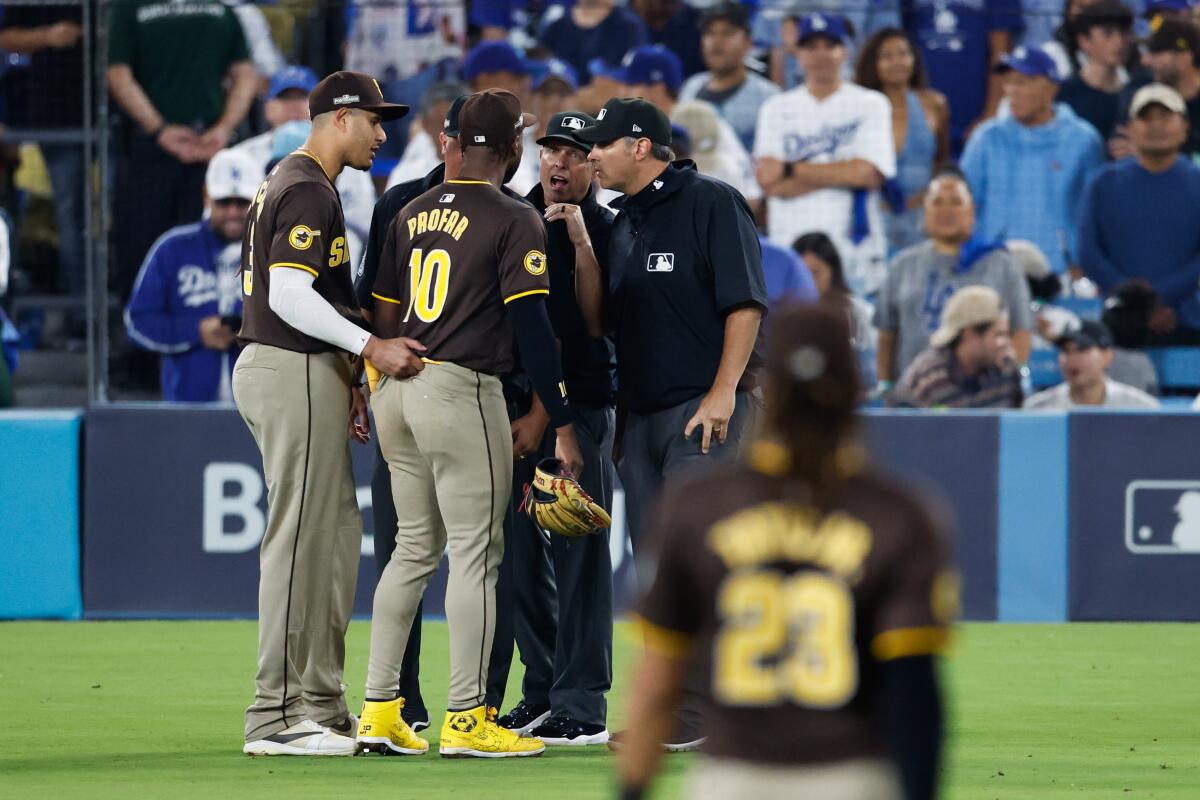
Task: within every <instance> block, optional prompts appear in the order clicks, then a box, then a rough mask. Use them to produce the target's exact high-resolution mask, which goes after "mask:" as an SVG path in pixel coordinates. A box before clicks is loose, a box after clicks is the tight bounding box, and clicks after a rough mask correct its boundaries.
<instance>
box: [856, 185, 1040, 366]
mask: <svg viewBox="0 0 1200 800" xmlns="http://www.w3.org/2000/svg"><path fill="white" fill-rule="evenodd" d="M925 228H926V230H927V231H928V233H929V239H928V240H927V241H925V242H922V243H921V244H917V245H914V246H912V247H909V248H908V249H906V250H902V251H901V252H900V253H899V254H898V255H897V256H896V257H895V258H894V259H892V263H891V266H890V267H889V268H888V273H887V279H886V280H884V282H883V288H881V289H880V290H879V296H878V298H877V299H876V302H875V327H877V328H878V329H879V348H878V350H877V352H876V374H877V376H878V378H879V380H880V381H895V380H896V379H897V377H898V376H900V375H903V374H904V372H905V370H907V369H908V366H909V364H911V363H913V361H914V360H915V359H916V358H917V356H918V355H920V353H921V351H923V350H924V349H925V348H926V346H928V344H929V337H930V335H931V334H932V333H933V332H934V331H935V330H937V328H938V325H939V324H940V321H941V319H942V311H943V308H944V307H945V305H946V303H947V301H948V300H949V299H950V298H951V297H952V296H953V295H954V294H955V293H956V292H957V291H958V290H959V289H961V288H963V287H964V286H987V287H990V288H991V289H993V290H995V291H996V293H997V294H998V295H999V297H1000V300H1001V302H1002V303H1003V304H1004V307H1005V308H1007V309H1009V314H1010V325H1011V330H1012V340H1013V349H1014V351H1015V355H1016V359H1017V363H1019V364H1024V363H1025V362H1027V361H1028V360H1029V351H1030V348H1031V346H1032V339H1031V336H1032V334H1031V330H1030V329H1031V328H1032V325H1033V319H1032V316H1033V314H1032V310H1031V308H1030V305H1029V286H1028V285H1027V284H1026V282H1025V276H1024V275H1023V274H1022V273H1021V270H1020V269H1019V268H1018V267H1017V265H1016V263H1015V262H1014V261H1013V258H1012V256H1011V255H1009V253H1008V251H1007V250H1006V249H1005V248H1004V243H1003V242H999V241H991V240H987V239H984V238H982V237H980V236H978V235H976V233H975V205H974V203H973V202H972V200H971V190H970V189H969V188H968V187H967V182H966V181H965V180H963V178H962V176H961V175H958V174H956V173H950V172H947V173H942V174H941V175H939V176H938V177H937V178H935V179H934V180H933V182H932V183H931V184H930V186H929V192H928V194H926V196H925Z"/></svg>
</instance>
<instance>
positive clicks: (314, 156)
mask: <svg viewBox="0 0 1200 800" xmlns="http://www.w3.org/2000/svg"><path fill="white" fill-rule="evenodd" d="M292 153H294V154H295V155H298V156H307V157H308V158H311V159H312V160H313V161H315V162H317V166H318V167H320V168H321V169H322V170H324V169H325V165H324V164H322V163H321V159H320V157H319V156H318V155H317V154H316V153H314V152H312V151H310V150H305V149H304V148H303V147H298V148H296V149H295V150H293V151H292Z"/></svg>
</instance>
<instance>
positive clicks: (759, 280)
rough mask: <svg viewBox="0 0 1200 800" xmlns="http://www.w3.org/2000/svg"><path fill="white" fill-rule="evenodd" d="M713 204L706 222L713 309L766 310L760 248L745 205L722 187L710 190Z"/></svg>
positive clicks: (765, 286)
mask: <svg viewBox="0 0 1200 800" xmlns="http://www.w3.org/2000/svg"><path fill="white" fill-rule="evenodd" d="M712 191H713V193H714V196H715V201H714V202H713V204H712V205H711V206H710V208H709V214H708V218H707V220H706V225H705V228H706V234H707V240H708V242H707V243H708V257H709V262H710V263H711V264H712V270H713V278H714V285H715V289H716V299H717V308H718V309H720V310H721V312H722V313H729V312H730V311H733V310H735V309H737V308H742V307H745V306H758V307H759V308H760V309H762V310H763V311H766V309H767V285H766V279H765V278H764V277H763V266H762V245H761V244H760V243H759V241H758V229H757V228H755V227H754V217H753V216H752V215H751V213H750V207H749V206H747V205H746V201H745V200H743V199H742V198H741V197H738V196H736V195H735V193H734V192H733V191H731V190H729V189H727V188H725V187H723V186H722V187H714V188H713V189H712Z"/></svg>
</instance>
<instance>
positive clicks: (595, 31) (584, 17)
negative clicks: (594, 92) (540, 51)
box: [538, 0, 649, 113]
mask: <svg viewBox="0 0 1200 800" xmlns="http://www.w3.org/2000/svg"><path fill="white" fill-rule="evenodd" d="M538 41H539V42H540V43H541V44H542V45H544V46H545V47H547V48H549V49H550V51H551V52H552V53H554V55H556V56H557V57H558V58H561V59H562V60H563V61H566V62H567V63H568V64H570V65H571V66H572V67H574V68H575V73H576V74H577V75H578V76H579V81H580V83H581V84H584V85H586V84H588V83H590V82H591V79H592V72H591V69H592V67H591V62H592V59H596V58H599V59H603V61H604V63H606V64H617V63H620V61H621V59H622V58H623V57H624V56H625V54H626V53H628V52H629V51H630V50H632V49H633V48H635V47H637V46H638V45H642V44H645V43H646V42H647V41H649V33H648V32H647V31H646V23H644V22H642V18H641V17H639V16H638V15H637V14H635V13H633V12H632V11H630V10H629V9H628V8H625V7H624V6H618V5H616V3H615V2H614V0H579V2H577V3H575V5H573V6H571V8H570V9H569V10H568V11H566V12H565V13H564V14H563V15H562V16H561V17H559V18H558V19H555V20H553V21H552V22H549V23H548V24H547V25H546V26H545V27H544V28H543V29H542V31H541V33H540V34H538ZM583 110H584V111H588V112H589V113H591V112H590V111H589V110H588V109H586V108H585V109H583Z"/></svg>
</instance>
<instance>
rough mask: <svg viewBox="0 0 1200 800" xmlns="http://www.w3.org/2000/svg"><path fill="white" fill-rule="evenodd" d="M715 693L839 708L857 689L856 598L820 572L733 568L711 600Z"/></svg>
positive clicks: (727, 698)
mask: <svg viewBox="0 0 1200 800" xmlns="http://www.w3.org/2000/svg"><path fill="white" fill-rule="evenodd" d="M717 607H718V611H719V614H720V618H721V630H720V633H719V634H718V636H717V639H716V648H715V653H714V663H713V667H714V672H713V691H714V693H715V694H716V697H717V699H718V700H719V701H720V702H723V703H725V704H728V705H732V706H773V705H779V704H780V703H783V702H793V703H796V704H797V705H801V706H806V707H809V708H821V709H830V708H839V707H841V706H843V705H845V704H846V703H847V702H849V700H850V699H851V698H852V697H853V696H854V693H855V692H856V691H857V690H858V657H857V651H856V650H855V646H854V600H853V598H852V597H851V595H850V591H849V589H848V588H847V587H846V585H845V583H843V582H842V581H841V580H839V579H837V578H835V577H832V576H830V575H827V574H825V573H821V572H801V573H798V574H795V575H790V576H789V575H785V574H784V573H781V572H778V571H776V570H750V571H739V572H735V573H733V574H732V575H730V576H729V577H728V578H726V579H725V581H724V583H723V584H722V586H721V591H720V595H719V597H718V599H717Z"/></svg>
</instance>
